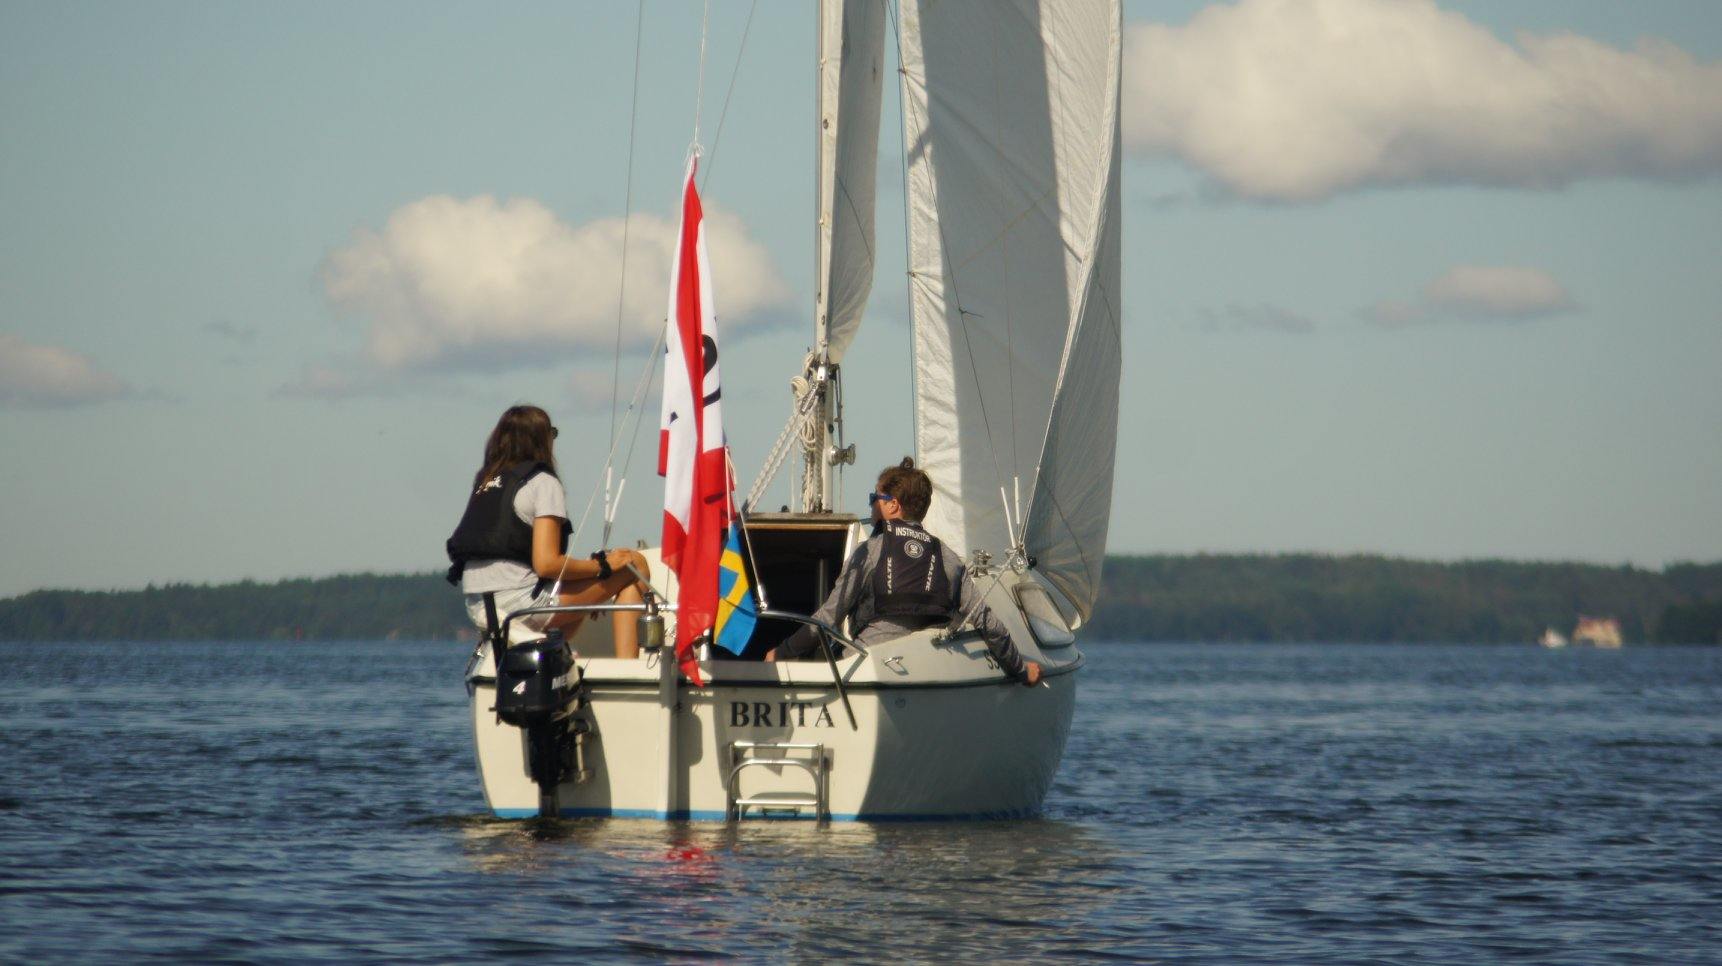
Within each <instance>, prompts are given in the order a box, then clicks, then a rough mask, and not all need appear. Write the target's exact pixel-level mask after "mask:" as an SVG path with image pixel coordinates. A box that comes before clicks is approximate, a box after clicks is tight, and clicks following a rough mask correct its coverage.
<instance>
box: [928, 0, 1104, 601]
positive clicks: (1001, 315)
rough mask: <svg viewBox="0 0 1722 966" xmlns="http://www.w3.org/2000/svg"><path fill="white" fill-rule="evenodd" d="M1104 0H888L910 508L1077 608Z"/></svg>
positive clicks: (1098, 396) (1100, 398)
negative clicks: (911, 447)
mask: <svg viewBox="0 0 1722 966" xmlns="http://www.w3.org/2000/svg"><path fill="white" fill-rule="evenodd" d="M1121 26H1122V17H1121V11H1120V8H1119V3H1118V0H1059V2H1057V3H1052V2H1047V3H1038V2H1034V0H1011V2H1000V3H948V2H947V3H940V2H935V0H903V3H902V23H901V32H902V37H901V48H902V59H903V68H904V77H903V96H904V111H903V114H904V127H905V131H904V145H905V149H906V151H907V154H908V159H907V160H908V186H907V188H908V222H909V270H910V286H909V288H910V300H911V311H912V314H913V319H914V338H915V363H916V366H915V415H916V428H915V432H916V440H915V443H916V451H917V453H918V454H919V457H920V461H921V464H922V465H923V466H924V467H925V468H926V469H927V471H928V472H929V473H930V474H931V475H932V478H933V480H934V481H935V483H936V485H937V487H938V490H937V495H936V496H935V498H934V500H933V508H932V512H931V513H930V514H929V516H928V520H927V523H928V526H929V527H930V528H931V529H932V530H933V531H934V532H936V533H938V534H939V535H940V536H941V537H942V538H943V539H944V540H946V541H947V543H949V544H950V545H951V546H952V547H954V548H955V549H956V550H958V551H959V552H961V553H964V554H967V553H968V552H970V551H971V550H975V549H984V550H988V551H990V552H992V553H993V554H994V555H995V557H996V556H998V555H1001V554H1002V553H1003V552H1004V551H1006V550H1007V549H1008V548H1009V536H1008V528H1007V524H1006V518H1005V512H1004V503H1003V501H1001V499H1000V488H1001V487H1003V488H1004V489H1005V490H1006V491H1011V492H1014V490H1015V486H1014V485H1013V484H1017V483H1019V482H1020V489H1021V492H1022V495H1023V499H1024V500H1025V501H1026V513H1025V517H1026V525H1025V527H1024V532H1023V534H1021V535H1020V536H1021V537H1022V539H1023V540H1024V541H1025V543H1026V547H1027V551H1028V553H1029V554H1030V555H1031V556H1033V557H1035V558H1037V561H1038V564H1037V567H1036V570H1037V571H1038V572H1039V573H1040V574H1041V575H1042V576H1043V577H1045V578H1046V579H1047V580H1048V581H1049V582H1050V583H1051V584H1052V585H1053V586H1054V587H1055V588H1056V589H1057V590H1058V591H1059V593H1060V594H1061V595H1062V596H1063V597H1064V598H1065V599H1066V601H1067V602H1068V603H1069V604H1070V605H1071V606H1072V607H1073V608H1074V609H1075V611H1076V612H1077V613H1078V614H1079V615H1080V616H1081V617H1082V618H1083V619H1086V618H1087V617H1088V615H1089V614H1090V613H1091V611H1092V609H1093V605H1094V599H1095V596H1096V595H1097V593H1098V592H1099V585H1100V568H1101V560H1102V557H1103V556H1104V553H1105V549H1106V529H1107V523H1108V519H1109V517H1110V513H1111V503H1112V500H1111V498H1112V468H1113V450H1114V447H1115V444H1116V438H1117V425H1118V378H1119V327H1118V325H1119V319H1118V306H1119V137H1118V96H1119V85H1120V54H1121V46H1122V45H1121V37H1120V33H1121Z"/></svg>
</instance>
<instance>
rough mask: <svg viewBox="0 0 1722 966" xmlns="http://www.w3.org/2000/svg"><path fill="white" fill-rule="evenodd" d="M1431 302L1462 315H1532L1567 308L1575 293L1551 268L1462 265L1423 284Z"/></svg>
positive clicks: (1427, 299)
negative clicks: (1546, 270) (1546, 269)
mask: <svg viewBox="0 0 1722 966" xmlns="http://www.w3.org/2000/svg"><path fill="white" fill-rule="evenodd" d="M1423 298H1424V300H1425V301H1427V302H1428V303H1429V304H1430V305H1431V306H1433V307H1435V308H1438V309H1446V310H1448V311H1452V312H1456V313H1458V314H1460V315H1471V316H1481V317H1485V318H1501V319H1529V318H1536V317H1537V316H1542V315H1553V314H1555V313H1558V312H1565V311H1566V310H1568V309H1571V308H1572V307H1573V300H1572V297H1571V296H1569V295H1568V294H1567V290H1566V289H1565V288H1562V287H1561V283H1559V282H1557V281H1555V277H1554V276H1553V275H1550V274H1549V273H1548V272H1545V271H1541V270H1540V269H1535V268H1515V267H1511V266H1499V267H1497V266H1489V265H1460V266H1458V267H1456V268H1451V269H1448V270H1447V272H1446V274H1444V275H1442V276H1441V277H1440V278H1438V279H1436V280H1435V281H1433V282H1430V283H1429V284H1428V285H1425V286H1424V287H1423Z"/></svg>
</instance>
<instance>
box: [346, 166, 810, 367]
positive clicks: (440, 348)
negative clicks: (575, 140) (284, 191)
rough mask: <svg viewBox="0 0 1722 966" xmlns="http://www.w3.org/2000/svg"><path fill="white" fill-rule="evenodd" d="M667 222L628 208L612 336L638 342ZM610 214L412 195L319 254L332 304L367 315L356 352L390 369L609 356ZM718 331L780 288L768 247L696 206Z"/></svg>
mask: <svg viewBox="0 0 1722 966" xmlns="http://www.w3.org/2000/svg"><path fill="white" fill-rule="evenodd" d="M675 233H676V226H675V224H674V223H673V222H671V221H669V220H667V219H664V218H660V217H657V216H654V215H635V216H634V218H633V224H632V226H631V227H630V228H629V237H628V264H627V270H628V284H627V294H626V303H625V305H624V306H623V311H622V316H623V330H624V336H623V346H624V348H630V349H639V348H644V347H649V346H650V345H651V343H652V341H653V340H654V339H655V338H656V337H657V334H658V326H659V325H660V324H661V321H662V319H663V318H664V314H665V304H666V299H667V297H668V284H669V274H670V260H671V256H672V254H673V252H674V247H675ZM622 235H623V224H622V219H620V218H610V219H604V220H600V221H594V222H590V223H588V224H585V225H580V226H570V225H567V224H565V223H563V222H562V221H561V220H559V219H558V218H557V217H556V215H555V214H554V213H553V212H551V211H550V210H549V209H548V208H546V207H545V206H544V205H542V204H540V203H538V202H537V201H534V200H531V199H527V198H515V199H511V200H508V201H497V200H496V199H495V198H492V197H489V196H479V197H476V198H468V199H460V198H451V197H447V196H435V197H430V198H423V199H420V200H418V201H415V202H412V203H411V204H408V205H405V206H403V207H401V208H399V209H397V210H396V211H395V212H394V213H393V214H391V215H390V216H389V218H388V221H387V223H386V224H385V225H384V226H383V228H382V230H381V231H372V230H370V229H362V230H360V231H359V232H357V233H356V234H355V236H354V238H353V241H352V243H351V244H349V245H347V246H346V247H344V248H341V249H339V250H337V251H334V252H332V253H330V255H329V256H328V258H327V259H326V260H325V261H324V264H323V283H324V288H325V291H326V292H327V294H328V296H329V298H330V300H331V301H333V302H334V303H335V304H336V305H338V306H340V307H342V308H344V309H347V310H349V311H352V312H354V313H356V314H357V315H359V316H360V317H362V318H363V319H364V321H365V322H366V324H367V325H368V332H367V337H366V355H367V356H368V358H369V361H370V362H371V363H373V364H374V365H376V366H378V367H381V368H383V369H387V370H403V369H423V368H447V369H486V368H491V369H494V368H502V367H507V366H513V365H521V364H527V363H531V362H535V361H549V360H551V359H555V358H565V357H567V356H569V355H571V354H574V353H576V352H578V351H579V350H589V351H603V352H606V353H607V352H609V351H611V350H612V349H613V347H614V345H615V340H616V299H617V282H618V280H619V279H620V278H621V274H622ZM706 236H707V240H708V241H707V244H708V251H709V252H710V256H711V259H712V274H713V282H712V284H713V288H714V289H715V290H716V295H717V306H718V312H719V327H720V329H721V330H722V331H723V332H725V333H734V332H736V331H738V330H741V329H744V328H746V327H747V326H749V325H758V324H761V323H763V322H766V321H768V320H770V319H771V317H772V314H771V313H772V310H773V309H776V308H779V307H780V306H781V305H782V304H783V303H784V301H785V300H786V298H787V295H788V289H787V287H786V286H785V285H784V283H783V281H782V279H781V278H780V277H779V275H778V273H777V270H776V268H775V266H773V265H772V263H771V258H770V256H769V255H768V254H767V252H766V250H765V248H764V247H763V246H762V245H760V244H759V243H758V242H756V241H754V240H753V239H752V238H751V237H749V235H748V232H747V229H746V226H745V225H743V224H742V222H741V220H740V219H739V218H737V217H735V216H734V215H731V214H728V213H725V212H723V211H722V210H712V209H710V208H708V209H707V211H706Z"/></svg>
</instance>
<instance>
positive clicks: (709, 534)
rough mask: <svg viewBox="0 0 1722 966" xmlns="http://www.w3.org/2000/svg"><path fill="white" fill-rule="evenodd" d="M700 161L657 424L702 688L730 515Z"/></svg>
mask: <svg viewBox="0 0 1722 966" xmlns="http://www.w3.org/2000/svg"><path fill="white" fill-rule="evenodd" d="M698 167H699V158H698V157H694V158H690V159H689V160H688V175H687V182H686V184H685V186H684V187H683V188H682V224H681V230H680V231H679V232H678V233H677V238H676V257H675V266H674V268H673V269H672V270H671V272H670V315H669V335H668V336H667V337H666V340H665V346H664V353H665V358H664V409H663V415H662V417H661V418H660V420H659V423H658V474H659V475H660V476H662V477H663V478H664V564H665V566H667V567H669V568H670V569H671V570H673V571H675V574H676V581H677V583H678V584H679V585H680V588H679V591H678V593H677V597H676V659H677V660H678V661H679V662H680V663H681V666H682V673H684V674H686V675H687V676H688V679H689V680H691V681H693V682H694V683H695V684H703V683H704V682H703V681H701V680H700V671H699V665H698V663H697V658H696V656H695V654H694V641H695V640H696V639H697V638H699V637H700V636H701V635H703V634H706V633H707V632H709V631H710V630H711V629H712V624H713V622H714V621H715V619H716V617H717V608H718V561H719V558H720V557H721V556H722V554H723V539H724V527H725V524H726V523H727V520H728V516H729V503H730V492H731V490H732V489H733V486H732V484H731V481H730V474H729V461H728V459H727V458H726V456H725V452H724V436H723V415H722V412H723V411H722V408H721V406H720V405H719V402H720V399H721V398H722V393H721V392H720V390H719V386H720V383H719V381H718V347H717V316H716V313H715V312H714V311H713V309H712V278H711V267H710V263H709V262H708V261H707V259H706V230H705V222H704V219H703V217H702V212H701V209H700V195H699V191H698V189H697V188H695V186H694V172H695V171H696V170H697V169H698Z"/></svg>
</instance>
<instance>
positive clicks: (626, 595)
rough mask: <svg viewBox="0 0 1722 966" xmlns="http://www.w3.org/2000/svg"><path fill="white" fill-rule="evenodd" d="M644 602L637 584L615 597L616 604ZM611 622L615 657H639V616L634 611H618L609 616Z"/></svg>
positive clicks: (626, 588) (630, 585) (629, 586)
mask: <svg viewBox="0 0 1722 966" xmlns="http://www.w3.org/2000/svg"><path fill="white" fill-rule="evenodd" d="M643 600H645V597H644V596H642V595H641V594H640V588H639V586H638V585H637V584H629V585H628V586H626V587H624V588H622V592H621V593H619V594H617V595H616V603H618V604H638V603H640V602H642V601H643ZM610 617H611V620H612V621H613V624H612V628H611V633H612V634H613V635H615V640H616V656H617V657H620V658H628V659H632V658H636V657H639V656H640V625H639V622H638V621H639V614H637V613H635V612H634V611H625V610H619V611H617V612H616V613H614V614H612V615H610Z"/></svg>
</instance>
